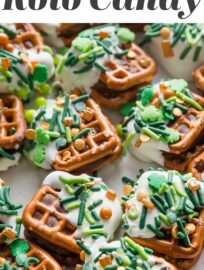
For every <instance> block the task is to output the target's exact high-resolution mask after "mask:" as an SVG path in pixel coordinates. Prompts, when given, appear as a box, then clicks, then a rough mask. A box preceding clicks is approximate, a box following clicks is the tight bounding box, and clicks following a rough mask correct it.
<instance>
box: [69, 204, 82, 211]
mask: <svg viewBox="0 0 204 270" xmlns="http://www.w3.org/2000/svg"><path fill="white" fill-rule="evenodd" d="M80 205H81V202H74V203H70V204H69V205H68V206H67V210H73V209H76V208H79V207H80Z"/></svg>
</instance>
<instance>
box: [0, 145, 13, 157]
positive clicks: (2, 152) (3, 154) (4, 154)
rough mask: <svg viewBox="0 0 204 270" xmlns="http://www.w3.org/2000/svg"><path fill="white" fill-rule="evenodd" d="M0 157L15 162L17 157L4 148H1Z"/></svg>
mask: <svg viewBox="0 0 204 270" xmlns="http://www.w3.org/2000/svg"><path fill="white" fill-rule="evenodd" d="M0 156H2V157H4V158H8V159H10V160H15V159H16V158H15V156H14V155H12V154H10V153H8V152H7V151H5V150H4V149H3V148H2V147H0Z"/></svg>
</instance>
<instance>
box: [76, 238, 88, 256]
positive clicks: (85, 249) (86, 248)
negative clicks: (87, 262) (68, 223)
mask: <svg viewBox="0 0 204 270" xmlns="http://www.w3.org/2000/svg"><path fill="white" fill-rule="evenodd" d="M76 243H77V245H78V246H79V247H80V248H81V249H82V250H83V251H85V252H86V254H88V255H91V250H90V249H89V248H88V247H87V246H86V245H85V244H84V243H83V242H82V241H81V240H76Z"/></svg>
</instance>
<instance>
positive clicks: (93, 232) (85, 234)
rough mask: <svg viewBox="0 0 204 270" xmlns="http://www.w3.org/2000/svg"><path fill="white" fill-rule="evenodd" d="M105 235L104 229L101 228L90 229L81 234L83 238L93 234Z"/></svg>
mask: <svg viewBox="0 0 204 270" xmlns="http://www.w3.org/2000/svg"><path fill="white" fill-rule="evenodd" d="M104 233H105V229H104V228H101V229H90V230H87V231H84V232H82V234H83V235H84V236H89V235H93V234H100V235H103V234H104Z"/></svg>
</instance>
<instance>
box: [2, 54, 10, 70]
mask: <svg viewBox="0 0 204 270" xmlns="http://www.w3.org/2000/svg"><path fill="white" fill-rule="evenodd" d="M1 64H2V66H3V68H4V69H9V68H10V66H11V61H10V59H9V58H7V57H5V58H2V59H1Z"/></svg>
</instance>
